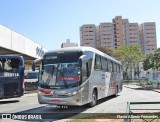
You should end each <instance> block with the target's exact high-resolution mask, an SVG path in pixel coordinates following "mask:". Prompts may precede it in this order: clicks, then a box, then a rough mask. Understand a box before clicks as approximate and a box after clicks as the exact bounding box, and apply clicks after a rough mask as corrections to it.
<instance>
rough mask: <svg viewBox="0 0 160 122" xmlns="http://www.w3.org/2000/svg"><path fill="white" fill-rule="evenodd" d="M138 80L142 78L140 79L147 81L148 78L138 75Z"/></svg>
mask: <svg viewBox="0 0 160 122" xmlns="http://www.w3.org/2000/svg"><path fill="white" fill-rule="evenodd" d="M139 80H142V81H149V80H148V78H146V77H140V78H139Z"/></svg>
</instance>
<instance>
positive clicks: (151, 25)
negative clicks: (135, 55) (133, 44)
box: [140, 22, 157, 54]
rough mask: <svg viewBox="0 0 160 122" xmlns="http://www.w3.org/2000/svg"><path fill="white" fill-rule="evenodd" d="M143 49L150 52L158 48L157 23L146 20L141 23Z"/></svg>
mask: <svg viewBox="0 0 160 122" xmlns="http://www.w3.org/2000/svg"><path fill="white" fill-rule="evenodd" d="M140 32H141V47H142V48H141V49H142V52H143V54H149V53H151V52H153V51H155V50H157V38H156V24H155V22H145V23H143V24H141V25H140Z"/></svg>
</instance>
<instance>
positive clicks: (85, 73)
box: [81, 56, 90, 104]
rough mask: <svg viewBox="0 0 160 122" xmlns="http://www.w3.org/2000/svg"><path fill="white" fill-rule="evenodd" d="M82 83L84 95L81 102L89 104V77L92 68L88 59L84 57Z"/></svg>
mask: <svg viewBox="0 0 160 122" xmlns="http://www.w3.org/2000/svg"><path fill="white" fill-rule="evenodd" d="M81 60H82V61H81V63H82V64H81V81H82V85H81V87H82V93H81V94H82V95H81V101H82V104H86V103H88V100H89V79H88V78H89V75H90V71H89V69H90V66H89V63H88V60H87V57H86V56H85V57H83V59H81Z"/></svg>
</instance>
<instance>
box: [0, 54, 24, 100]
mask: <svg viewBox="0 0 160 122" xmlns="http://www.w3.org/2000/svg"><path fill="white" fill-rule="evenodd" d="M23 94H24V59H23V57H22V56H15V55H14V56H11V55H0V99H6V98H14V97H20V96H22V95H23Z"/></svg>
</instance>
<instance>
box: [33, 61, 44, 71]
mask: <svg viewBox="0 0 160 122" xmlns="http://www.w3.org/2000/svg"><path fill="white" fill-rule="evenodd" d="M41 62H42V59H36V60H34V61H33V62H32V71H35V69H36V67H39V66H40V63H41Z"/></svg>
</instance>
